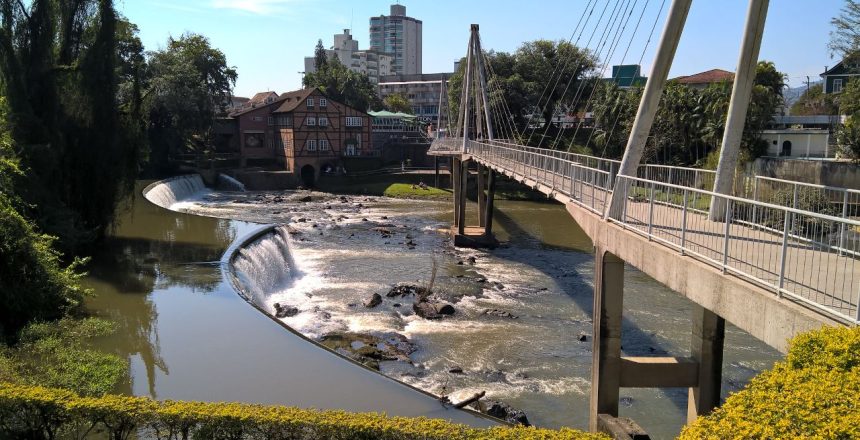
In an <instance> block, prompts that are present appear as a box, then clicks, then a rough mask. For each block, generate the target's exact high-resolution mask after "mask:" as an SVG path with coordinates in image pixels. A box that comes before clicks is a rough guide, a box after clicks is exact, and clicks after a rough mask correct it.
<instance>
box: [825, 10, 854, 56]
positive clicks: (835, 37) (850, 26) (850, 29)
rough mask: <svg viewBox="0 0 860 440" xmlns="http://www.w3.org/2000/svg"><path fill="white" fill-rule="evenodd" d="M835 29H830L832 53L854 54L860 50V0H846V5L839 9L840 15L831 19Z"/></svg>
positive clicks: (841, 54)
mask: <svg viewBox="0 0 860 440" xmlns="http://www.w3.org/2000/svg"><path fill="white" fill-rule="evenodd" d="M830 24H832V25H833V30H832V31H830V43H829V44H828V47H829V48H830V53H831V54H836V55H837V56H840V57H848V56H849V55H854V56H855V59H854V60H853V62H857V61H860V60H857V59H856V56H857V55H858V54H857V52H858V51H860V2H858V1H857V0H845V6H843V7H842V10H840V11H839V16H838V17H834V18H833V19H832V20H830Z"/></svg>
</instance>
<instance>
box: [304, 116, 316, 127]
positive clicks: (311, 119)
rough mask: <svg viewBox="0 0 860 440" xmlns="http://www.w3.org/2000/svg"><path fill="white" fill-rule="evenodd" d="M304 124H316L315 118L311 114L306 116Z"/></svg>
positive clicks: (310, 125)
mask: <svg viewBox="0 0 860 440" xmlns="http://www.w3.org/2000/svg"><path fill="white" fill-rule="evenodd" d="M305 125H307V126H308V127H313V126H316V125H317V118H315V117H313V116H308V118H307V119H306V120H305Z"/></svg>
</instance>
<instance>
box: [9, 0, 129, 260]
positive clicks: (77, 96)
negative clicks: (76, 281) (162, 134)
mask: <svg viewBox="0 0 860 440" xmlns="http://www.w3.org/2000/svg"><path fill="white" fill-rule="evenodd" d="M117 28H118V18H117V14H116V11H115V10H114V7H113V2H112V1H111V0H68V1H51V0H34V1H32V2H20V1H16V0H0V78H2V79H0V83H3V84H4V86H5V92H6V96H7V98H8V105H9V119H10V122H11V127H12V133H11V135H12V138H13V139H14V141H15V145H16V155H17V156H18V157H19V158H20V160H21V165H22V167H23V168H25V169H26V179H25V184H24V185H23V186H22V188H21V191H22V197H24V198H25V199H26V202H27V206H28V208H27V209H26V210H25V212H24V214H25V215H26V216H27V217H29V218H32V219H33V220H35V221H36V222H37V223H38V225H39V227H40V229H41V230H42V231H44V232H48V233H50V234H51V235H55V236H58V237H60V241H59V244H60V245H61V247H62V248H63V249H64V250H73V249H74V248H75V247H77V246H79V245H82V244H84V243H89V242H91V241H92V240H94V239H96V238H98V237H100V236H101V235H102V234H103V233H104V231H105V229H106V228H107V227H108V225H109V224H110V223H111V221H112V219H113V216H114V213H115V211H116V207H117V204H118V203H119V201H120V200H121V199H122V198H124V196H125V195H126V194H128V193H129V192H130V191H131V189H132V187H133V183H134V178H135V176H136V173H137V165H138V157H139V152H138V151H137V148H138V146H139V145H140V143H139V142H137V141H136V139H135V136H136V133H135V131H134V130H132V129H130V128H129V125H128V124H127V120H126V119H125V118H123V117H121V115H120V114H121V112H120V109H119V105H118V102H117V101H118V100H117V97H118V83H119V79H118V73H117V66H118V46H117Z"/></svg>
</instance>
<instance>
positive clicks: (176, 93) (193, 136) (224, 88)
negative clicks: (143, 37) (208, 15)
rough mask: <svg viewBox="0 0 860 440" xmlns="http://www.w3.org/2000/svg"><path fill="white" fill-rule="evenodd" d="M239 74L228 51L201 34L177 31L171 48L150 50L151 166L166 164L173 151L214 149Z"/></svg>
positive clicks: (148, 97)
mask: <svg viewBox="0 0 860 440" xmlns="http://www.w3.org/2000/svg"><path fill="white" fill-rule="evenodd" d="M237 76H238V75H237V73H236V69H235V68H232V67H229V66H228V65H227V58H226V57H225V56H224V53H223V52H221V51H220V50H218V49H215V48H213V47H211V46H210V44H209V40H208V39H207V38H206V37H204V36H202V35H199V34H185V35H182V36H181V37H180V38H179V39H174V38H172V37H171V38H169V39H168V41H167V47H166V48H164V49H163V50H160V51H155V52H150V53H149V88H148V90H147V91H146V95H147V102H146V105H147V108H148V116H149V127H150V128H149V141H150V146H151V158H150V166H152V167H153V168H156V169H157V168H159V167H164V166H165V165H166V164H167V159H168V156H169V155H170V154H171V153H177V152H184V151H197V152H206V151H208V149H209V148H210V147H211V146H212V139H213V127H214V124H215V117H216V116H217V115H218V114H219V113H223V112H224V111H225V110H226V107H227V104H228V102H229V101H230V96H231V92H232V90H233V86H234V85H235V84H236V78H237Z"/></svg>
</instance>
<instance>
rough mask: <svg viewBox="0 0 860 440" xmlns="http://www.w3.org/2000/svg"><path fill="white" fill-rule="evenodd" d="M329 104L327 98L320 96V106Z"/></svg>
mask: <svg viewBox="0 0 860 440" xmlns="http://www.w3.org/2000/svg"><path fill="white" fill-rule="evenodd" d="M327 106H328V100H327V99H325V98H320V107H327Z"/></svg>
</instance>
